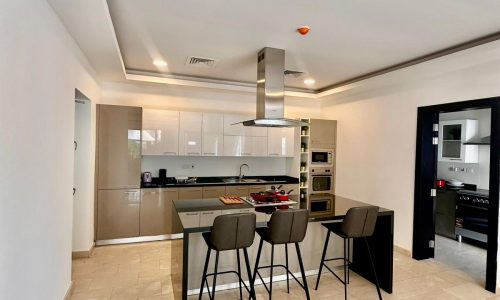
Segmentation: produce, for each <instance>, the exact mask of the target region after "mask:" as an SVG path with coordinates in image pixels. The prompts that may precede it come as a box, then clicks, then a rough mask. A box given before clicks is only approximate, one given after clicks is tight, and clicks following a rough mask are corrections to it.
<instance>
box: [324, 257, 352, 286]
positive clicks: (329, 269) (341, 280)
mask: <svg viewBox="0 0 500 300" xmlns="http://www.w3.org/2000/svg"><path fill="white" fill-rule="evenodd" d="M325 261H327V260H326V259H325ZM323 266H325V268H326V269H327V270H328V271H330V273H332V274H333V276H335V277H337V279H338V280H340V282H342V283H343V284H347V283H346V282H345V281H344V280H343V279H341V278H340V277H339V276H338V275H337V274H335V272H334V271H333V270H332V269H331V268H330V267H329V266H327V264H325V263H323Z"/></svg>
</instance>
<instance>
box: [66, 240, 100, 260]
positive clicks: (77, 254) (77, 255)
mask: <svg viewBox="0 0 500 300" xmlns="http://www.w3.org/2000/svg"><path fill="white" fill-rule="evenodd" d="M94 247H95V243H92V246H91V247H90V249H89V250H88V251H74V252H72V253H71V257H72V258H73V259H78V258H89V257H91V256H92V253H93V252H94Z"/></svg>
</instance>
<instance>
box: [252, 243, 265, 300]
mask: <svg viewBox="0 0 500 300" xmlns="http://www.w3.org/2000/svg"><path fill="white" fill-rule="evenodd" d="M263 242H264V240H263V239H262V238H261V239H260V242H259V250H257V257H256V258H255V268H254V269H253V276H252V279H251V280H252V282H250V286H251V287H252V293H251V294H252V296H253V297H254V299H257V298H256V296H255V279H257V272H258V268H259V260H260V254H261V252H262V243H263Z"/></svg>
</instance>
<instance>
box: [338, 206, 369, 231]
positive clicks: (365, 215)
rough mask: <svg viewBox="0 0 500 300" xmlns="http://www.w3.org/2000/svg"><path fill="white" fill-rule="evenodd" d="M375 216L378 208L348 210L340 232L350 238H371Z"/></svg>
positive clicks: (367, 207) (362, 207)
mask: <svg viewBox="0 0 500 300" xmlns="http://www.w3.org/2000/svg"><path fill="white" fill-rule="evenodd" d="M377 215H378V206H361V207H353V208H350V209H349V210H348V211H347V214H346V216H345V218H344V221H343V222H342V227H341V229H342V232H343V233H344V234H345V235H347V236H348V237H352V238H356V237H368V236H372V235H373V231H374V230H375V223H376V222H377Z"/></svg>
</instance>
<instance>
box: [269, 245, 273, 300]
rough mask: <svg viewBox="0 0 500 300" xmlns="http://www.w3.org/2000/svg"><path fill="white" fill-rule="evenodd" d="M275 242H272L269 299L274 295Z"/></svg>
mask: <svg viewBox="0 0 500 300" xmlns="http://www.w3.org/2000/svg"><path fill="white" fill-rule="evenodd" d="M273 269H274V244H271V277H270V278H269V300H271V298H272V296H273Z"/></svg>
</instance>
